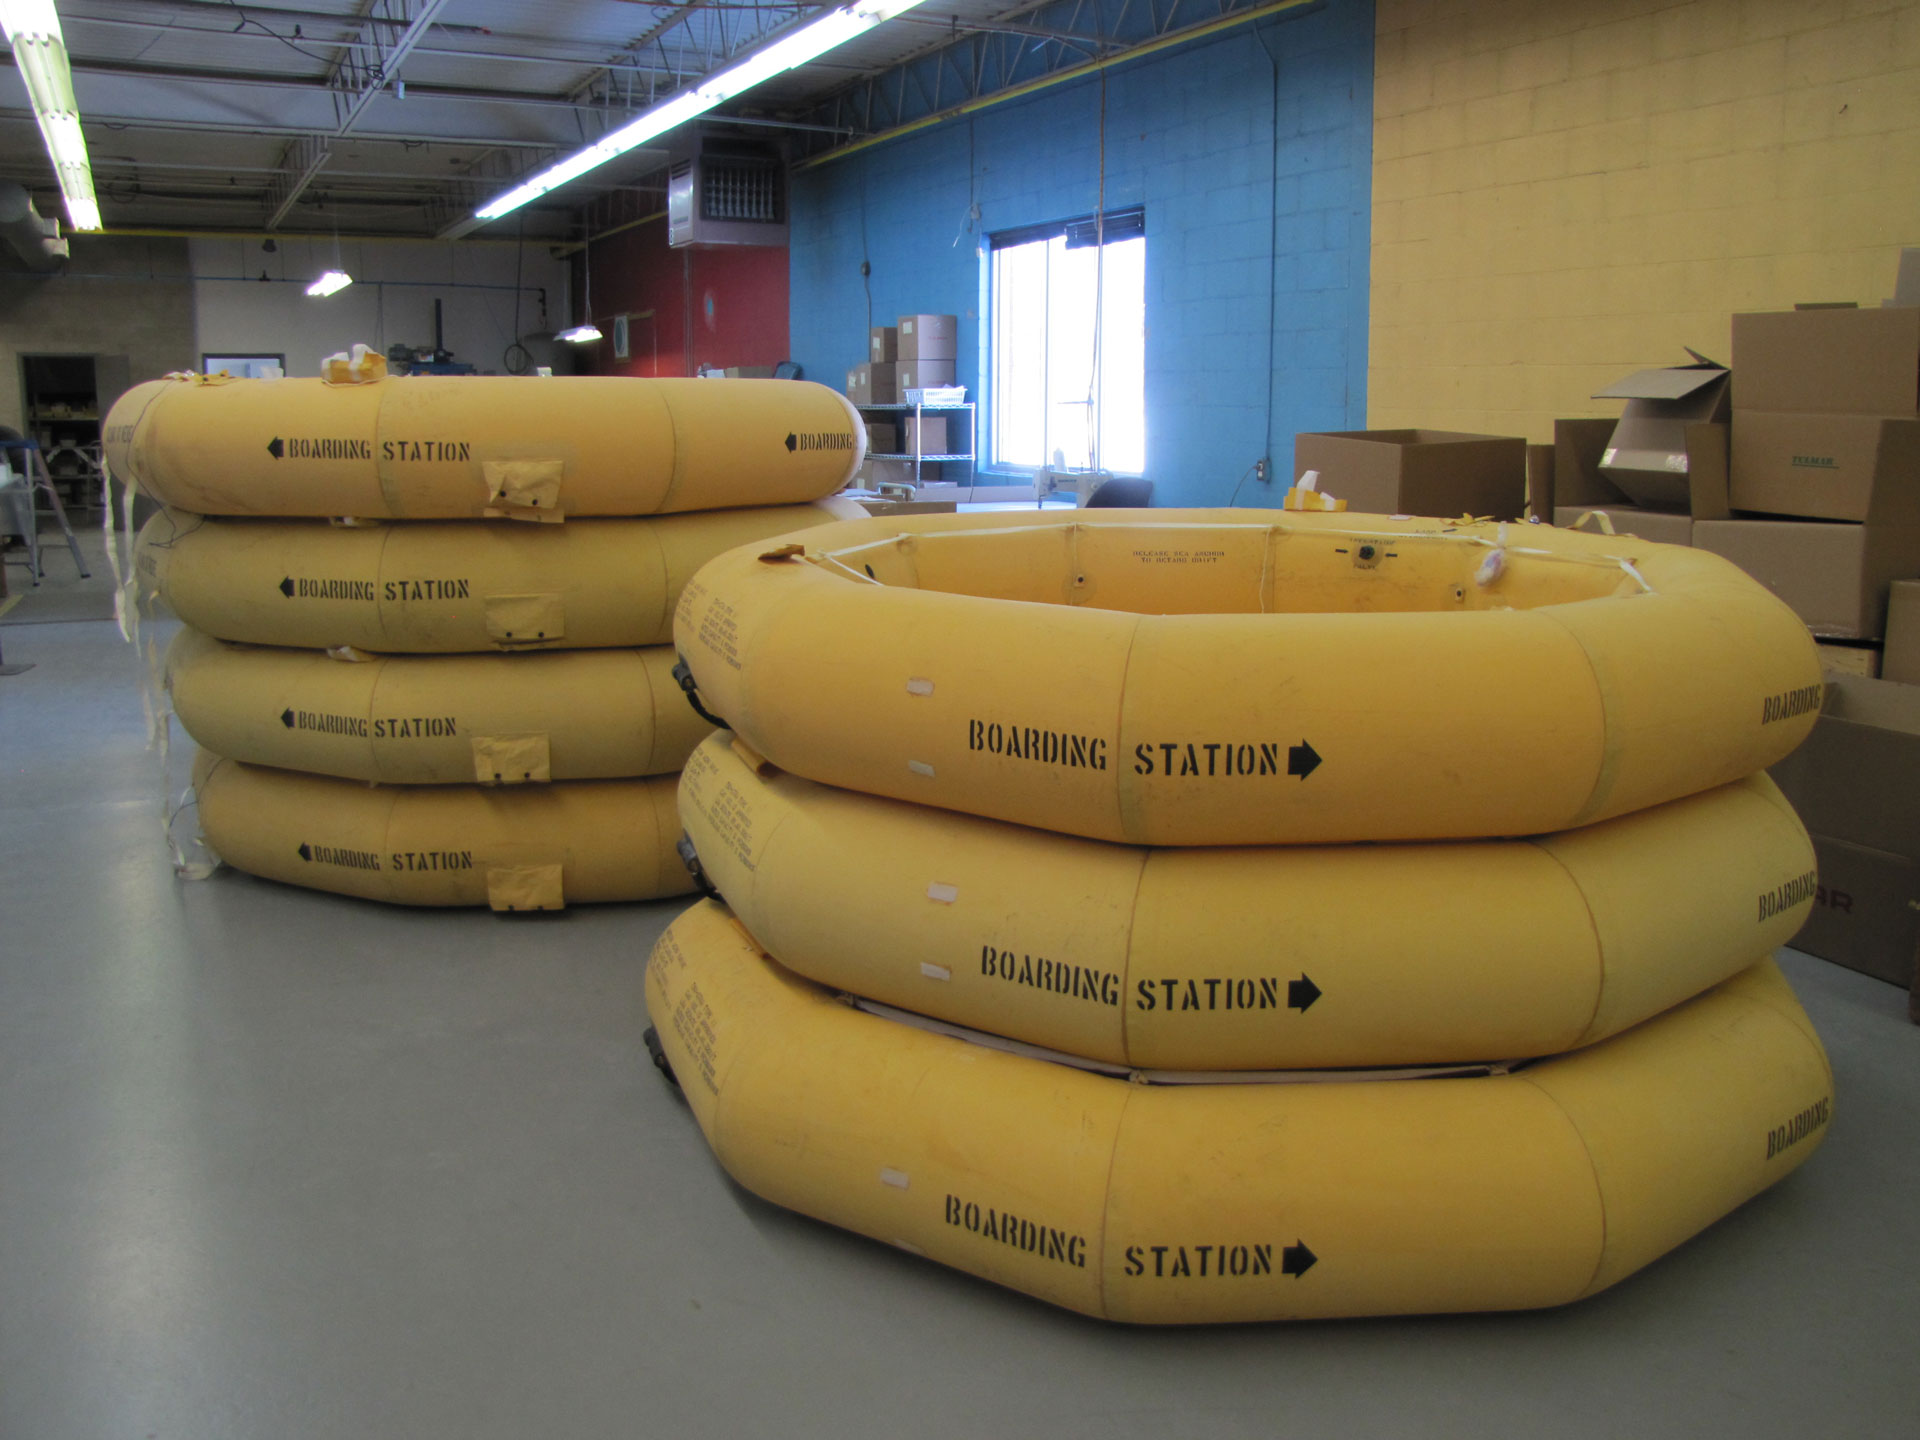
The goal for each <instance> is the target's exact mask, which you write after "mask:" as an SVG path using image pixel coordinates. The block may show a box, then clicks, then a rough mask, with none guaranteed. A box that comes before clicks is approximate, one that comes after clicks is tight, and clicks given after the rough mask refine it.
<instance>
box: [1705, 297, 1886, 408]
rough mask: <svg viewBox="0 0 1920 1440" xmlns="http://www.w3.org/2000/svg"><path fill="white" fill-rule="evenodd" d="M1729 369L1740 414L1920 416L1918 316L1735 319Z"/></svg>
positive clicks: (1826, 313) (1785, 314) (1847, 313)
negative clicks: (1735, 378) (1820, 413)
mask: <svg viewBox="0 0 1920 1440" xmlns="http://www.w3.org/2000/svg"><path fill="white" fill-rule="evenodd" d="M1733 369H1734V373H1735V374H1736V375H1738V376H1739V377H1740V378H1739V383H1738V386H1737V387H1736V393H1735V395H1734V400H1735V402H1736V409H1737V410H1741V411H1748V410H1753V411H1786V412H1789V413H1797V414H1805V413H1809V412H1827V413H1832V414H1844V415H1888V416H1912V415H1920V309H1908V308H1900V307H1889V308H1886V309H1874V310H1857V309H1844V310H1827V309H1822V310H1784V311H1778V312H1774V313H1769V314H1758V315H1736V316H1734V317H1733ZM1734 423H1735V425H1736V427H1737V426H1738V424H1739V421H1738V419H1737V418H1736V420H1735V422H1734Z"/></svg>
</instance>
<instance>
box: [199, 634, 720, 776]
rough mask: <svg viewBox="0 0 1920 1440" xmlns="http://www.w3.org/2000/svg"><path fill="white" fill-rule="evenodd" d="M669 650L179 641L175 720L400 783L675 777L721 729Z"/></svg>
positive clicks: (289, 760) (344, 772)
mask: <svg viewBox="0 0 1920 1440" xmlns="http://www.w3.org/2000/svg"><path fill="white" fill-rule="evenodd" d="M673 666H674V656H673V648H672V647H671V646H668V645H656V646H652V647H650V648H647V649H644V650H562V651H556V652H553V653H551V654H544V655H400V656H385V655H368V656H360V655H359V653H358V652H352V653H351V655H349V656H348V657H346V658H335V657H334V656H331V655H327V654H324V653H322V652H319V651H314V650H283V649H275V648H267V647H258V648H256V647H253V646H247V645H230V644H228V643H226V642H225V641H221V640H215V639H213V638H212V637H210V636H207V635H202V634H201V633H200V632H199V631H197V630H182V631H181V632H180V634H179V636H178V637H177V638H176V639H175V640H174V642H173V646H172V648H171V649H170V650H168V652H167V682H168V686H169V688H170V689H171V691H172V694H173V709H174V713H175V714H177V715H178V716H179V717H180V723H181V724H182V725H184V726H185V727H186V730H187V733H188V734H189V735H191V736H192V737H193V738H194V739H195V740H197V741H199V742H200V744H202V745H203V746H205V747H206V748H207V749H209V750H211V751H213V752H214V753H215V754H218V755H225V756H228V757H229V758H231V759H234V760H243V761H246V762H248V763H250V764H256V765H276V766H279V767H281V768H283V769H288V770H303V771H307V772H309V773H311V774H316V775H338V776H341V777H342V778H344V779H349V780H376V781H383V782H386V783H389V784H402V785H448V784H460V783H464V784H469V785H470V784H473V783H474V782H476V781H477V782H479V783H481V784H501V785H513V784H520V783H523V782H529V781H531V782H540V781H546V780H611V779H624V778H627V777H631V776H636V775H665V774H669V773H674V772H677V771H678V770H679V769H680V767H681V766H682V765H684V764H685V763H686V759H687V756H688V755H689V754H691V753H692V751H693V747H694V746H696V745H698V744H699V743H700V740H701V738H702V737H703V736H705V735H706V734H707V733H708V732H709V731H710V730H711V729H712V727H711V726H709V725H708V724H707V723H706V722H705V721H704V720H702V719H701V718H700V717H699V716H698V715H696V714H694V713H693V709H692V707H691V706H689V705H688V704H687V701H686V696H685V695H684V694H682V693H681V690H680V686H679V683H678V682H677V681H676V680H675V679H674V677H673Z"/></svg>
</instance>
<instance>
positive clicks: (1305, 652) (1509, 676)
mask: <svg viewBox="0 0 1920 1440" xmlns="http://www.w3.org/2000/svg"><path fill="white" fill-rule="evenodd" d="M675 637H676V641H677V644H678V647H679V650H680V652H681V654H682V655H683V657H684V658H685V660H686V661H687V663H688V665H689V667H690V670H691V674H692V676H693V678H694V680H695V681H696V682H697V697H696V698H697V699H698V700H699V702H700V703H701V705H702V706H703V707H704V709H705V710H706V711H707V712H710V713H711V714H713V715H715V716H717V717H718V718H720V719H721V720H723V721H724V722H725V723H726V724H727V725H728V726H729V727H730V728H731V732H732V733H730V734H729V733H727V732H725V731H722V732H719V733H716V734H714V735H711V736H709V737H708V738H707V739H705V740H704V741H703V742H702V743H701V744H700V746H699V748H698V749H697V750H696V751H695V752H694V755H693V756H692V758H691V759H690V760H689V761H688V763H687V766H686V768H685V773H684V775H683V777H682V780H681V785H680V792H679V804H680V815H681V819H682V821H683V823H684V824H685V826H686V830H687V836H688V855H689V863H690V865H691V867H692V868H693V869H694V871H695V873H696V874H697V875H698V876H699V877H700V879H701V881H702V884H703V887H704V888H706V889H707V890H708V892H709V894H710V896H711V897H712V898H711V899H710V900H709V901H708V902H706V903H703V904H701V905H699V906H696V907H695V908H694V909H693V910H690V911H689V912H688V913H687V914H686V915H685V916H683V917H682V918H681V919H680V920H679V921H678V922H676V923H675V924H674V925H673V927H671V929H669V931H668V932H667V934H666V935H665V936H664V937H663V939H662V940H661V941H660V943H659V945H658V946H657V948H656V949H655V951H654V954H653V958H652V961H651V963H650V966H649V969H648V976H647V1001H648V1008H649V1012H650V1015H651V1018H652V1021H653V1024H654V1026H655V1030H654V1031H651V1032H649V1043H650V1044H651V1045H652V1046H653V1047H654V1048H655V1051H656V1058H657V1059H659V1060H660V1062H661V1063H662V1064H663V1066H665V1067H667V1068H668V1069H669V1070H670V1073H672V1074H673V1075H674V1076H675V1077H676V1078H677V1080H678V1082H679V1083H680V1085H681V1086H682V1088H683V1090H684V1092H685V1094H686V1096H687V1099H688V1101H689V1102H690V1104H691V1106H692V1109H693V1111H694V1114H695V1117H696V1118H697V1119H698V1121H699V1123H700V1125H701V1127H702V1128H703V1130H704V1131H705V1132H706V1135H707V1138H708V1140H709V1141H710V1143H711V1144H712V1145H713V1147H714V1150H715V1152H716V1154H717V1155H718V1157H719V1159H720V1161H721V1163H722V1164H723V1165H724V1166H725V1167H726V1168H727V1170H728V1171H729V1172H730V1173H732V1174H733V1175H734V1176H735V1177H736V1178H737V1179H738V1180H739V1181H740V1182H741V1183H743V1184H744V1185H746V1186H747V1187H749V1188H750V1189H752V1190H754V1191H756V1192H758V1193H760V1194H762V1195H764V1196H766V1197H768V1198H769V1199H772V1200H774V1201H776V1202H778V1203H780V1204H783V1205H787V1206H790V1207H792V1208H794V1209H797V1210H800V1211H802V1212H804V1213H807V1214H810V1215H814V1216H817V1217H819V1218H821V1219H825V1220H828V1221H831V1222H833V1223H835V1224H838V1225H842V1226H845V1227H847V1228H850V1229H853V1230H857V1231H859V1232H861V1233H863V1234H866V1235H869V1236H872V1237H874V1238H876V1239H879V1240H883V1241H886V1242H888V1243H891V1244H894V1245H898V1246H901V1247H903V1248H905V1249H907V1250H910V1251H912V1252H914V1253H916V1254H922V1255H925V1256H928V1257H929V1258H932V1259H935V1260H939V1261H941V1262H943V1263H946V1264H949V1265H953V1266H956V1267H958V1268H960V1269H963V1270H967V1271H970V1272H972V1273H974V1274H977V1275H981V1276H985V1277H987V1278H989V1279H992V1280H995V1281H998V1282H1000V1283H1002V1284H1006V1285H1010V1286H1013V1287H1015V1288H1017V1289H1021V1290H1024V1291H1027V1292H1028V1293H1030V1294H1033V1295H1037V1296H1040V1297H1042V1298H1045V1299H1048V1300H1051V1301H1054V1302H1055V1303H1058V1304H1061V1305H1065V1306H1068V1307H1070V1308H1072V1309H1076V1310H1080V1311H1083V1312H1085V1313H1088V1314H1092V1315H1099V1316H1104V1317H1107V1318H1110V1319H1118V1320H1130V1321H1141V1322H1153V1323H1191V1322H1208V1321H1228V1320H1269V1319H1284V1318H1299V1317H1325V1316H1340V1315H1360V1314H1379V1313H1396V1312H1399V1313H1404V1312H1421V1311H1441V1310H1483V1309H1503V1308H1521V1307H1531V1306H1543V1305H1553V1304H1559V1303H1563V1302H1565V1301H1569V1300H1574V1299H1577V1298H1580V1297H1582V1296H1584V1295H1588V1294H1591V1293H1593V1292H1595V1291H1597V1290H1599V1289H1602V1288H1604V1287H1605V1286H1607V1285H1610V1284H1612V1283H1613V1282H1614V1281H1616V1280H1618V1279H1620V1278H1621V1277H1623V1276H1625V1275H1627V1274H1629V1273H1631V1272H1632V1271H1633V1270H1635V1269H1637V1268H1638V1267H1640V1266H1642V1265H1644V1264H1646V1263H1648V1262H1649V1261H1651V1260H1653V1259H1654V1258H1656V1257H1658V1256H1659V1255H1661V1254H1663V1253H1664V1252H1666V1251H1667V1250H1669V1249H1671V1248H1673V1247H1674V1246H1675V1245H1677V1244H1680V1243H1681V1242H1682V1241H1684V1240H1686V1239H1687V1238H1688V1237H1690V1236H1691V1235H1693V1234H1694V1233H1696V1232H1697V1231H1699V1230H1700V1229H1702V1228H1703V1227H1705V1226H1706V1225H1708V1224H1710V1223H1711V1222H1712V1221H1714V1220H1715V1219H1717V1218H1719V1217H1720V1216H1721V1215H1723V1214H1725V1213H1726V1212H1727V1211H1729V1210H1730V1209H1732V1208H1734V1207H1735V1206H1737V1205H1739V1204H1740V1203H1742V1202H1743V1201H1745V1200H1746V1199H1748V1198H1750V1197H1751V1196H1753V1195H1754V1194H1756V1193H1758V1192H1759V1191H1760V1190H1762V1189H1764V1188H1765V1187H1767V1186H1768V1185H1771V1184H1772V1183H1774V1182H1775V1181H1777V1180H1779V1179H1780V1178H1781V1177H1782V1176H1784V1175H1785V1174H1787V1173H1788V1172H1789V1171H1790V1170H1792V1169H1793V1168H1794V1167H1795V1166H1797V1165H1798V1164H1799V1163H1800V1162H1801V1161H1802V1160H1804V1159H1805V1158H1806V1157H1807V1155H1808V1154H1810V1153H1811V1152H1812V1150H1813V1149H1814V1148H1815V1147H1816V1146H1817V1144H1818V1143H1819V1140H1820V1138H1821V1136H1822V1134H1823V1133H1824V1128H1825V1126H1826V1125H1827V1123H1828V1120H1829V1117H1830V1114H1831V1103H1832V1079H1831V1072H1830V1070H1829V1068H1828V1065H1827V1062H1826V1057H1825V1054H1824V1052H1823V1050H1822V1048H1821V1046H1820V1042H1819V1039H1818V1037H1817V1036H1816V1035H1815V1034H1814V1032H1813V1029H1812V1027H1811V1025H1810V1024H1809V1023H1808V1021H1807V1018H1806V1016H1805V1014H1804V1012H1803V1011H1802V1010H1801V1008H1800V1006H1799V1004H1798V1003H1797V1001H1796V1000H1795V998H1794V996H1793V994H1792V992H1791V990H1790V989H1789V988H1788V986H1787V985H1786V982H1785V980H1784V979H1783V978H1782V976H1781V975H1780V972H1779V971H1778V969H1777V968H1776V967H1775V965H1774V962H1773V960H1772V958H1771V953H1772V951H1773V950H1774V949H1775V948H1776V947H1777V946H1779V945H1781V944H1783V943H1785V942H1786V941H1787V940H1788V939H1789V938H1790V937H1791V936H1792V934H1793V933H1794V931H1795V929H1796V928H1797V927H1798V926H1799V924H1800V923H1801V921H1802V919H1804V917H1805V914H1806V908H1807V906H1808V905H1809V904H1810V903H1811V901H1812V898H1813V887H1814V876H1813V854H1812V849H1811V846H1810V845H1809V843H1808V840H1807V836H1806V833H1805V831H1804V830H1803V829H1802V828H1801V826H1800V823H1799V821H1798V819H1797V817H1796V816H1795V815H1794V814H1793V811H1792V809H1791V808H1790V807H1789V806H1788V805H1787V804H1786V802H1785V800H1784V799H1783V798H1782V796H1781V795H1780V793H1779V791H1778V790H1777V789H1775V788H1774V786H1773V785H1772V783H1771V782H1770V781H1769V780H1768V779H1767V778H1766V776H1765V775H1764V773H1762V772H1763V771H1764V767H1765V766H1767V765H1768V764H1770V763H1772V762H1773V761H1775V760H1777V759H1779V758H1780V757H1781V756H1783V755H1785V754H1786V753H1787V752H1788V751H1790V750H1791V749H1792V748H1793V747H1794V746H1795V745H1796V744H1798V743H1799V741H1800V740H1801V739H1802V738H1803V737H1804V735H1805V733H1806V731H1807V729H1808V728H1809V726H1810V725H1811V723H1812V718H1813V715H1814V712H1815V710H1816V709H1817V708H1818V701H1819V694H1820V678H1819V665H1818V661H1817V659H1816V658H1815V654H1814V650H1813V647H1812V643H1811V641H1810V640H1809V639H1808V637H1807V634H1806V631H1805V628H1804V627H1803V626H1802V625H1800V624H1799V623H1798V621H1797V620H1796V619H1795V618H1794V616H1793V615H1792V614H1791V612H1789V611H1788V610H1787V609H1786V608H1785V607H1784V606H1782V605H1780V604H1779V603H1778V602H1777V601H1775V600H1774V599H1773V598H1772V597H1771V596H1770V595H1768V594H1767V593H1766V592H1765V591H1764V590H1762V589H1761V588H1760V587H1759V586H1757V585H1755V584H1754V583H1753V582H1751V581H1750V580H1748V579H1747V578H1746V577H1745V576H1744V575H1742V574H1740V572H1738V571H1737V570H1735V569H1734V568H1733V567H1732V566H1730V565H1727V564H1725V563H1724V562H1722V561H1721V560H1719V559H1718V558H1717V557H1715V556H1712V555H1708V554H1705V553H1703V552H1698V551H1692V550H1683V549H1676V548H1673V547H1667V546H1659V545H1650V544H1644V543H1642V542H1640V541H1638V540H1633V539H1629V538H1626V537H1612V536H1587V535H1579V534H1574V533H1572V532H1567V531H1559V530H1554V529H1552V528H1549V527H1529V526H1501V525H1472V524H1462V525H1442V524H1439V523H1436V522H1421V521H1404V520H1389V519H1383V518H1375V517H1369V516H1360V515H1348V514H1293V513H1286V514H1271V515H1258V514H1248V513H1247V512H1239V511H1236V512H1231V514H1230V515H1228V514H1225V513H1222V512H1207V511H1191V512H1181V511H1151V512H1147V511H1142V512H1126V511H1088V512H1085V513H1080V514H1075V515H1073V516H1072V517H1071V518H1065V519H1055V518H1053V517H1046V518H1042V517H1038V516H1035V515H1033V514H1031V513H1028V514H1010V515H992V516H973V515H967V516H925V517H906V518H897V519H896V518H880V519H874V520H866V521H859V522H854V523H845V524H835V525H829V526H825V527H822V528H819V529H817V530H812V531H809V532H806V533H804V534H798V535H794V536H790V537H785V538H784V539H783V540H782V542H781V543H779V544H775V545H764V544H756V545H749V546H746V547H743V548H741V549H737V550H734V551H731V552H729V553H728V554H726V555H724V556H721V557H719V558H718V559H716V560H714V561H713V562H712V563H711V564H709V565H708V566H706V567H705V568H704V569H703V570H702V571H701V572H700V573H699V575H698V576H696V577H695V578H694V580H693V582H692V583H691V584H690V585H688V586H687V588H686V590H685V592H684V594H683V596H682V599H681V602H680V607H679V612H678V615H677V618H676V624H675Z"/></svg>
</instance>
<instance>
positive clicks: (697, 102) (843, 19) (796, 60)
mask: <svg viewBox="0 0 1920 1440" xmlns="http://www.w3.org/2000/svg"><path fill="white" fill-rule="evenodd" d="M0 3H4V0H0ZM920 3H921V0H857V3H855V4H851V5H843V6H841V7H840V8H838V9H836V10H829V11H828V12H827V13H826V14H824V15H821V16H818V17H817V18H815V19H813V20H809V21H808V22H807V23H806V24H804V25H802V26H800V27H799V28H798V29H795V30H790V31H788V32H787V33H786V34H785V35H782V36H781V37H780V38H779V39H778V40H775V41H774V42H773V43H772V44H771V45H767V46H764V47H762V48H761V49H759V50H756V51H754V52H753V53H752V54H751V55H749V56H747V57H746V58H745V59H744V60H741V61H740V62H739V63H737V64H734V65H730V66H728V67H727V68H726V69H725V70H721V71H718V72H716V73H714V74H712V75H709V76H708V77H707V78H706V79H705V80H702V81H701V82H700V83H699V84H698V85H695V86H694V87H693V88H692V89H691V90H683V91H681V92H680V93H679V94H678V95H675V96H674V97H673V98H671V99H669V100H663V101H661V102H660V103H659V104H658V105H655V106H654V107H653V108H652V109H651V110H648V111H646V112H645V113H644V114H642V115H641V116H640V117H639V118H638V119H636V120H633V121H630V122H629V123H627V124H626V125H623V126H621V127H620V128H619V129H618V130H615V131H614V132H613V133H612V134H610V135H607V136H605V137H604V138H602V139H600V140H597V141H595V142H594V143H593V144H591V145H589V146H587V147H586V149H584V150H576V151H575V152H574V153H573V154H571V155H569V156H567V158H566V159H564V160H562V161H560V162H559V163H558V164H555V165H553V166H550V167H549V168H547V169H545V170H542V171H541V172H540V173H539V174H538V175H535V176H533V177H532V178H530V179H528V180H526V181H523V182H522V183H521V184H519V185H516V186H514V188H513V189H511V190H509V191H507V192H506V193H505V194H504V195H500V196H497V197H495V198H494V199H492V200H490V201H488V202H487V203H486V204H485V205H483V206H481V207H480V208H479V209H478V210H476V211H474V212H473V213H474V218H475V219H477V220H498V219H499V218H500V217H501V216H502V215H511V214H512V213H513V212H514V211H515V210H518V209H519V208H520V207H521V206H522V205H525V204H527V203H528V202H529V201H531V200H538V199H539V198H540V197H541V196H542V195H545V194H546V193H547V192H548V191H550V190H557V189H559V188H560V187H561V186H562V185H564V184H566V183H567V182H568V181H569V180H577V179H579V178H580V176H582V175H584V174H586V173H587V172H588V171H589V170H595V169H598V168H599V167H600V166H602V165H604V164H606V163H607V161H609V160H612V159H614V158H615V157H617V156H620V155H624V154H626V153H627V151H629V150H632V149H634V148H635V147H637V146H640V145H644V144H646V143H647V141H649V140H651V139H653V138H654V137H655V136H657V135H664V134H666V132H667V131H669V130H672V129H674V128H675V127H676V126H679V125H684V124H686V122H687V121H689V120H691V119H693V118H694V117H695V116H697V115H704V114H706V112H707V111H709V110H711V109H713V107H714V106H716V105H720V104H724V103H725V102H726V101H728V100H731V99H732V98H733V97H734V96H736V95H738V94H740V93H741V92H743V91H746V90H750V89H752V88H753V87H754V86H755V85H758V84H759V83H760V82H761V81H763V80H770V79H772V78H773V77H774V76H775V75H780V74H783V73H785V72H786V71H788V70H792V69H795V68H796V67H798V66H801V65H804V64H806V63H807V62H808V61H809V60H817V59H819V58H820V56H822V55H824V54H826V53H827V51H829V50H832V49H835V48H837V47H838V46H841V45H844V44H846V43H847V41H849V40H852V39H854V38H856V37H858V36H861V35H864V34H866V33H867V31H869V30H871V29H873V27H874V26H876V25H882V24H885V23H886V22H887V21H889V20H891V19H893V17H894V16H896V15H900V14H904V13H905V12H906V11H908V10H911V9H913V7H914V6H916V5H918V4H920Z"/></svg>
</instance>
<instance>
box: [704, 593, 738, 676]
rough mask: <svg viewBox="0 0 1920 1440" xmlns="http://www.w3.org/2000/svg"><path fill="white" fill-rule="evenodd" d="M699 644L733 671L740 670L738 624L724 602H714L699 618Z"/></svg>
mask: <svg viewBox="0 0 1920 1440" xmlns="http://www.w3.org/2000/svg"><path fill="white" fill-rule="evenodd" d="M700 643H701V644H702V645H704V646H706V647H707V649H709V650H711V651H712V652H713V653H714V654H715V655H716V656H718V657H719V658H720V659H722V660H724V661H726V662H727V664H729V665H731V666H732V667H733V668H734V669H736V670H738V669H739V668H740V622H739V621H738V620H737V619H736V618H735V616H734V613H733V607H732V606H731V605H729V604H727V602H726V601H724V600H715V601H714V602H713V603H712V604H710V605H708V606H707V613H706V614H705V615H703V616H701V617H700Z"/></svg>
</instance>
